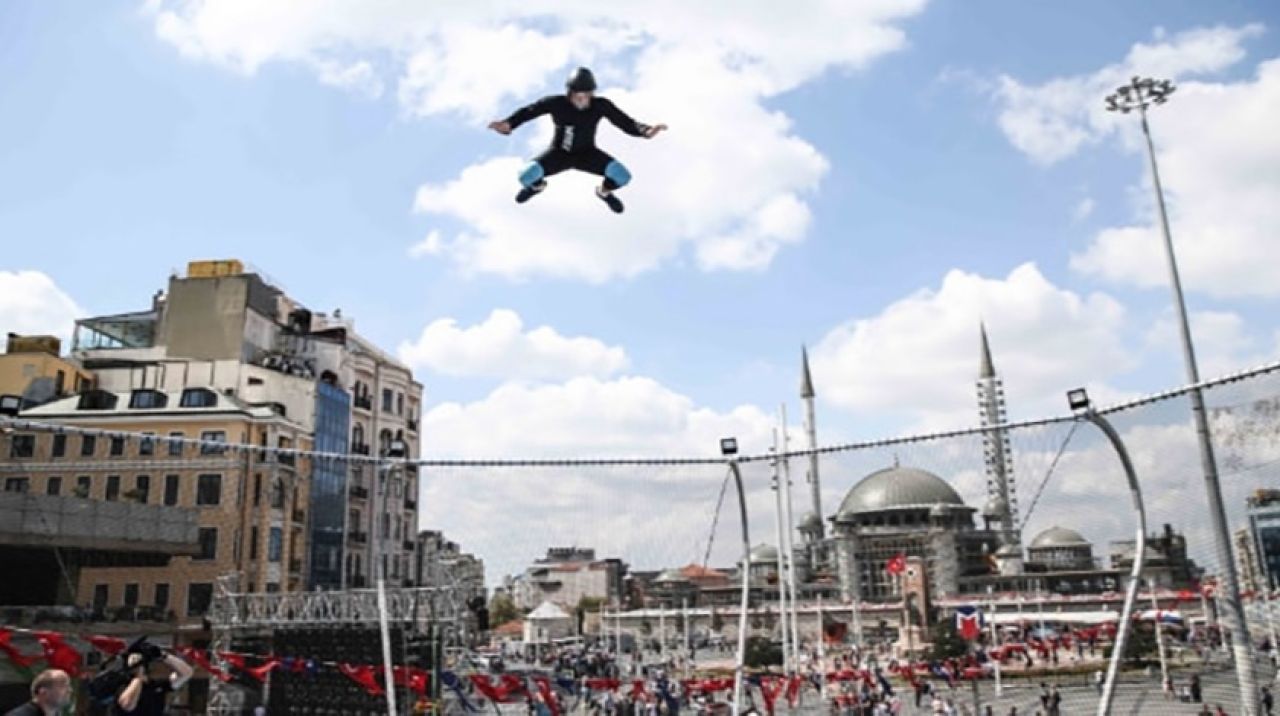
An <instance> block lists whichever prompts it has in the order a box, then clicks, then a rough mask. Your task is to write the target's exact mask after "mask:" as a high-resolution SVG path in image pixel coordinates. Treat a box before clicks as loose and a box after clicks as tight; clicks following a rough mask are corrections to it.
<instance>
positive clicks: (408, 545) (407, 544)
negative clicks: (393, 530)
mask: <svg viewBox="0 0 1280 716" xmlns="http://www.w3.org/2000/svg"><path fill="white" fill-rule="evenodd" d="M417 548H418V543H417V542H414V541H413V540H411V539H407V540H405V541H404V551H406V552H412V551H414V550H415V549H417Z"/></svg>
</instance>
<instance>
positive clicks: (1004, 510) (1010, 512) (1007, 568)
mask: <svg viewBox="0 0 1280 716" xmlns="http://www.w3.org/2000/svg"><path fill="white" fill-rule="evenodd" d="M979 332H980V334H981V336H982V357H981V363H980V364H979V366H978V409H979V415H980V416H981V419H982V426H983V427H988V426H996V425H1004V424H1005V423H1006V422H1008V418H1007V414H1006V413H1005V404H1004V383H1003V382H1002V381H1001V380H1000V377H999V376H998V375H996V369H995V364H994V363H992V361H991V345H990V343H988V341H987V328H986V326H985V325H982V324H979ZM982 446H983V453H984V457H985V461H986V472H987V505H986V507H985V508H984V509H983V516H984V517H986V518H987V520H988V521H989V522H992V523H995V525H996V526H998V530H999V532H1000V551H999V553H998V554H997V556H998V557H999V556H1001V555H1003V556H1004V557H1005V558H1006V559H1001V560H1000V562H1001V568H1000V571H1001V572H1002V573H1014V574H1016V573H1018V572H1020V571H1021V562H1022V535H1021V534H1020V530H1019V528H1018V491H1017V489H1016V487H1015V485H1014V481H1013V451H1012V449H1011V448H1010V446H1009V436H1008V434H1006V433H1005V431H1004V430H992V431H989V432H986V433H983V436H982Z"/></svg>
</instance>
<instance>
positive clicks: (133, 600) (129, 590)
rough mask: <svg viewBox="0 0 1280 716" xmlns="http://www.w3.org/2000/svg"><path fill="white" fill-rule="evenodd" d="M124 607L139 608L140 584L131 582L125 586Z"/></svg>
mask: <svg viewBox="0 0 1280 716" xmlns="http://www.w3.org/2000/svg"><path fill="white" fill-rule="evenodd" d="M124 605H125V606H126V607H136V606H138V583H137V582H130V583H128V584H126V585H124Z"/></svg>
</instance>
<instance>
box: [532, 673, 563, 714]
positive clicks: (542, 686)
mask: <svg viewBox="0 0 1280 716" xmlns="http://www.w3.org/2000/svg"><path fill="white" fill-rule="evenodd" d="M533 682H534V683H535V684H537V685H538V695H540V696H541V697H542V700H543V702H544V703H546V705H547V708H549V709H551V716H560V703H559V702H558V701H556V695H555V694H553V693H551V682H550V681H548V680H547V677H545V676H535V677H534V679H533Z"/></svg>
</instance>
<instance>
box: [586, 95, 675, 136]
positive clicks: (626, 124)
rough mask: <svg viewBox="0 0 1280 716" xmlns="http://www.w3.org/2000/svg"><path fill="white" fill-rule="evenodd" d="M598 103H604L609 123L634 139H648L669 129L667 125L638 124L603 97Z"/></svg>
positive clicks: (605, 114)
mask: <svg viewBox="0 0 1280 716" xmlns="http://www.w3.org/2000/svg"><path fill="white" fill-rule="evenodd" d="M596 101H597V102H603V103H604V116H605V117H608V118H609V121H610V122H612V123H613V126H615V127H617V128H618V129H621V130H622V131H623V132H626V133H627V134H630V135H631V136H633V137H644V138H646V139H648V138H650V137H652V136H653V135H655V134H657V133H658V132H661V131H663V130H665V129H666V128H667V125H665V124H645V123H644V122H637V121H636V120H634V119H632V118H631V115H629V114H627V113H626V112H623V111H622V110H621V109H618V105H616V104H614V103H613V102H611V101H609V100H607V99H605V98H603V97H601V98H599V99H597V100H596Z"/></svg>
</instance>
